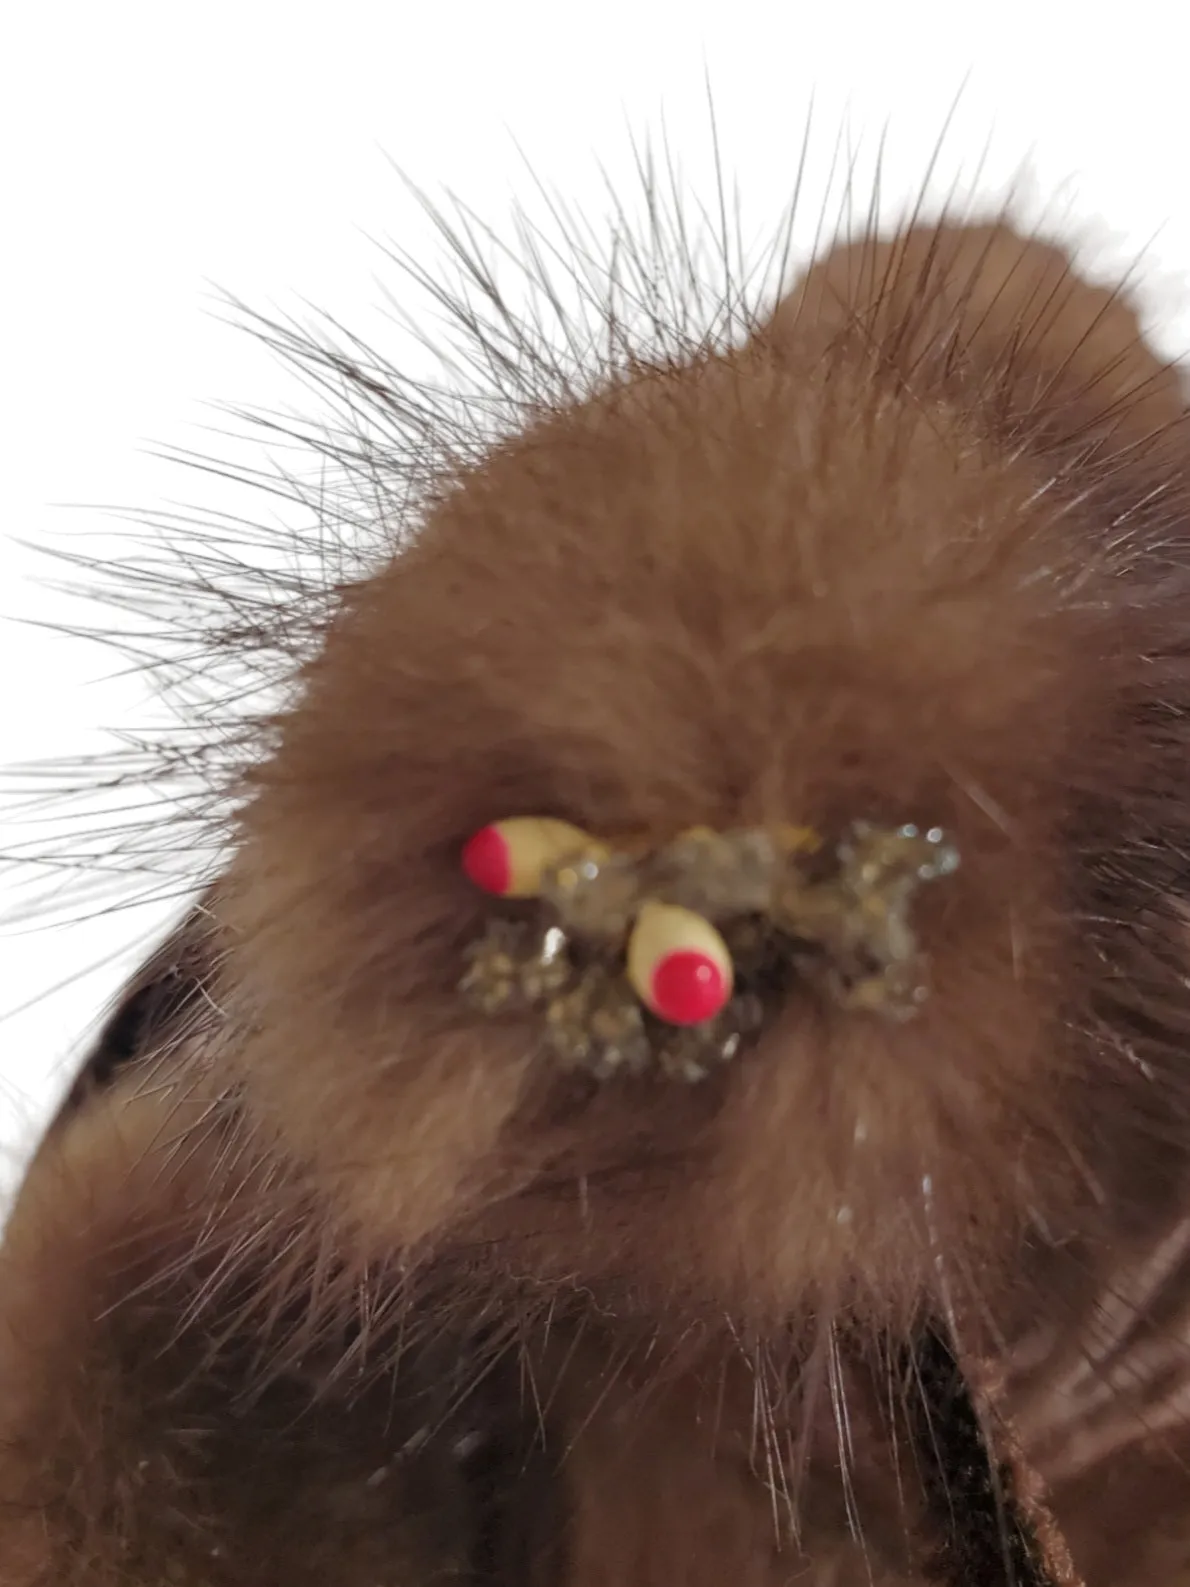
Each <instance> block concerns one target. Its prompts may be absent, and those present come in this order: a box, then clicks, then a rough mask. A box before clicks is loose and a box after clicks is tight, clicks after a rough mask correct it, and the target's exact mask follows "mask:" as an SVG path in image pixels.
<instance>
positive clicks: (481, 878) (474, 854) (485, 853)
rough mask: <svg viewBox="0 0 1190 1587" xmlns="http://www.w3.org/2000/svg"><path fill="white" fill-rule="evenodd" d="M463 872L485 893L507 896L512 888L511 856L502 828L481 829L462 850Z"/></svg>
mask: <svg viewBox="0 0 1190 1587" xmlns="http://www.w3.org/2000/svg"><path fill="white" fill-rule="evenodd" d="M463 873H464V875H465V876H466V877H467V880H468V881H469V882H474V884H475V886H476V887H481V888H482V889H483V891H484V892H485V893H496V894H503V893H507V892H508V890H509V888H510V887H511V886H512V856H511V854H510V853H509V850H508V839H507V838H506V837H505V836H504V834H503V833H502V832H501V831H500V829H499V827H495V826H491V827H481V828H480V830H479V831H478V832H477V833H476V834H475V836H474V837H473V838H470V839H468V841H467V843H466V844H465V846H464V848H463Z"/></svg>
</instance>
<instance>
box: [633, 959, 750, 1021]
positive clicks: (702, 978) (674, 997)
mask: <svg viewBox="0 0 1190 1587" xmlns="http://www.w3.org/2000/svg"><path fill="white" fill-rule="evenodd" d="M650 990H651V992H652V1004H653V1011H654V1013H655V1014H657V1015H658V1016H659V1017H660V1018H661V1019H663V1020H666V1021H668V1023H669V1024H671V1025H701V1024H702V1022H703V1020H707V1019H711V1018H713V1016H714V1015H716V1014H717V1013H718V1012H719V1010H720V1009H721V1008H722V1007H723V1005H724V1004H725V1003H726V1002H727V999H728V997H729V996H730V995H731V987H730V984H729V982H728V979H727V977H726V976H725V975H724V973H723V971H722V969H721V968H720V966H719V965H717V964H716V963H715V961H714V959H712V958H711V957H710V955H709V954H706V953H699V952H697V951H695V950H692V949H689V948H684V949H679V950H678V951H677V952H675V953H667V954H666V955H665V957H664V958H663V959H662V960H661V962H660V964H658V966H657V968H656V969H655V970H654V971H653V982H652V986H651V988H650Z"/></svg>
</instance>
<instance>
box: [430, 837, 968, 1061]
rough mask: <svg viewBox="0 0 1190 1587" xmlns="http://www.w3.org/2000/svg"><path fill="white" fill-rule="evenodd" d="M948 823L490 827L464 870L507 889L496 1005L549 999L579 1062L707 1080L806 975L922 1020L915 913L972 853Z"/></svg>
mask: <svg viewBox="0 0 1190 1587" xmlns="http://www.w3.org/2000/svg"><path fill="white" fill-rule="evenodd" d="M958 863H959V855H958V850H957V848H956V847H955V845H954V843H953V842H952V841H951V840H950V839H949V838H948V837H947V835H946V834H945V833H944V832H943V831H942V829H941V828H940V827H929V828H927V829H925V830H922V829H921V828H919V827H917V826H913V825H904V826H899V827H894V828H885V827H877V826H873V825H871V824H869V823H867V822H860V821H857V822H854V823H852V824H851V825H850V826H849V827H848V828H847V829H846V831H845V832H844V833H843V834H842V836H841V837H840V838H839V839H838V840H837V841H836V842H835V843H834V844H833V845H831V846H829V847H828V846H827V845H825V844H824V843H823V842H822V840H821V839H820V838H819V837H818V836H817V834H815V833H813V832H811V831H810V830H808V829H806V828H797V827H780V828H775V829H770V828H756V829H751V828H749V829H741V830H737V831H728V832H715V831H712V830H710V829H709V828H704V827H698V828H693V829H691V830H689V831H687V832H683V833H681V834H680V835H679V836H678V837H676V838H674V839H673V840H672V841H671V842H669V843H667V844H665V845H664V846H663V847H661V848H657V849H648V848H644V847H634V846H632V845H626V846H624V847H623V848H617V847H615V846H613V845H611V844H608V843H603V842H600V841H598V840H596V839H595V838H592V837H590V836H589V835H587V834H586V833H584V832H582V831H581V830H580V829H578V828H576V827H573V826H570V825H569V824H567V823H564V822H560V821H553V820H543V819H537V818H531V817H521V818H516V819H513V820H509V821H504V822H497V823H495V824H493V825H492V826H489V827H485V828H483V830H482V831H481V832H479V833H477V834H476V835H475V836H474V837H473V838H472V839H471V841H470V842H469V843H468V844H467V845H466V847H465V849H464V851H463V869H464V872H465V873H466V874H467V876H468V877H469V878H470V879H471V880H472V881H473V882H474V883H475V884H476V885H477V886H479V887H481V888H483V889H484V890H485V891H487V892H488V893H490V894H493V895H495V896H497V897H502V898H504V899H506V900H508V908H507V912H506V913H502V914H501V915H499V916H497V917H495V918H493V919H492V920H491V921H490V922H489V923H488V926H487V929H486V930H485V932H484V934H483V936H482V937H481V938H480V939H479V941H478V942H476V943H475V944H473V946H472V947H471V949H470V950H469V953H468V962H467V969H466V973H465V975H464V977H463V980H462V983H461V989H462V991H463V993H464V995H465V997H466V998H467V1000H468V1002H469V1003H470V1004H471V1005H472V1006H473V1007H474V1008H475V1009H477V1010H478V1011H479V1012H481V1013H483V1014H485V1015H489V1016H498V1015H505V1014H513V1013H519V1014H524V1013H526V1012H536V1013H539V1014H540V1015H541V1016H542V1021H543V1027H544V1033H545V1040H546V1043H547V1045H548V1047H549V1048H550V1049H551V1050H552V1052H553V1053H554V1055H555V1056H556V1057H557V1058H558V1060H559V1061H560V1062H561V1063H562V1064H563V1065H564V1066H566V1067H567V1068H570V1069H577V1070H584V1071H586V1072H588V1073H590V1074H593V1075H595V1076H597V1077H599V1078H606V1077H608V1076H611V1075H614V1074H618V1073H628V1074H641V1073H644V1072H646V1071H650V1070H655V1071H659V1072H660V1073H662V1074H665V1075H669V1076H672V1077H674V1078H676V1079H681V1080H686V1081H690V1082H693V1081H697V1080H701V1079H703V1078H704V1077H705V1076H706V1075H708V1074H710V1073H711V1072H712V1071H713V1070H714V1069H716V1068H718V1067H719V1066H721V1065H722V1064H724V1063H727V1062H729V1061H730V1060H731V1059H732V1058H734V1057H735V1055H736V1053H737V1052H738V1051H739V1050H740V1047H741V1046H742V1045H743V1044H744V1043H745V1042H746V1041H747V1040H748V1039H750V1038H752V1037H754V1036H755V1035H756V1034H757V1033H758V1032H759V1031H760V1030H761V1029H762V1028H763V1026H764V1024H765V1021H766V1018H768V1017H769V1016H770V1014H771V1013H772V1012H773V1011H774V1009H775V1007H776V1006H777V1004H778V1003H779V1002H780V1001H781V1000H782V999H783V997H784V996H785V995H786V994H787V992H788V991H789V990H790V989H791V988H792V987H793V986H794V985H795V984H803V985H808V986H812V987H816V988H817V989H818V990H819V992H820V994H821V995H823V996H825V997H827V998H829V999H830V1000H831V1001H832V1002H834V1003H836V1004H838V1005H840V1006H841V1007H843V1008H847V1009H853V1010H862V1011H865V1012H867V1013H870V1014H874V1015H879V1016H881V1017H883V1018H886V1019H891V1020H905V1019H909V1018H912V1016H913V1015H914V1014H915V1013H916V1012H917V1010H918V1009H919V1008H920V1006H921V1004H922V1002H923V1000H924V999H925V997H926V995H927V985H926V977H925V960H924V956H923V954H922V953H921V951H920V949H919V947H918V943H917V938H916V935H915V933H914V931H913V927H912V924H911V921H910V909H911V905H912V902H913V899H914V896H915V894H916V893H917V890H918V889H919V887H921V886H922V885H923V884H925V883H928V882H932V881H936V880H939V879H940V878H942V877H945V876H949V875H950V874H951V873H952V872H953V871H954V870H955V869H956V868H957V866H958Z"/></svg>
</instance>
